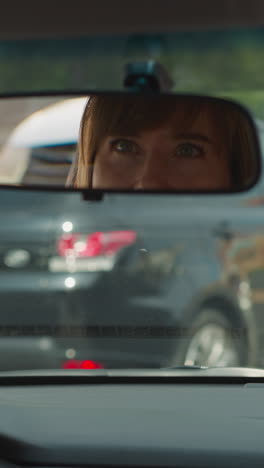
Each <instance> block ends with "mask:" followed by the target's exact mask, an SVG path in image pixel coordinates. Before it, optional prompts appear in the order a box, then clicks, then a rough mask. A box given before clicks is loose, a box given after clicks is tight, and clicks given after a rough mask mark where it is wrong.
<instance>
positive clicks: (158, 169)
mask: <svg viewBox="0 0 264 468" xmlns="http://www.w3.org/2000/svg"><path fill="white" fill-rule="evenodd" d="M166 179H167V177H166V169H165V167H164V166H163V167H162V166H161V165H160V164H158V163H157V159H155V158H149V159H147V160H146V161H145V164H144V165H143V166H142V167H141V168H140V170H139V173H138V174H137V179H136V182H135V184H134V186H133V188H134V189H149V190H151V189H152V190H156V189H157V190H158V189H165V188H166V185H167V184H166Z"/></svg>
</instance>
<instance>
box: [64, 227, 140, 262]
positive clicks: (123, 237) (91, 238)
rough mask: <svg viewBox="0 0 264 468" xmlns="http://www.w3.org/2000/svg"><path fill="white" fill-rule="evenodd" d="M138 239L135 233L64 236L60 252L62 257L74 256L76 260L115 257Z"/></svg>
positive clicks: (117, 232) (119, 232) (97, 233)
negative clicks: (105, 256) (104, 256)
mask: <svg viewBox="0 0 264 468" xmlns="http://www.w3.org/2000/svg"><path fill="white" fill-rule="evenodd" d="M136 237H137V234H136V232H135V231H110V232H94V233H93V234H89V235H83V234H64V235H63V236H62V237H61V238H60V239H59V242H58V252H59V255H60V256H62V257H67V256H68V255H73V256H74V257H76V258H81V257H98V256H101V255H114V254H115V253H117V252H118V251H119V250H120V249H122V248H123V247H125V246H127V245H130V244H133V243H134V242H135V240H136Z"/></svg>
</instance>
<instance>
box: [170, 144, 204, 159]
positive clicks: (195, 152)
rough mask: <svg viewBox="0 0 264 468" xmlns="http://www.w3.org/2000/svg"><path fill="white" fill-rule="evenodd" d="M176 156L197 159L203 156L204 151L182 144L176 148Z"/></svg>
mask: <svg viewBox="0 0 264 468" xmlns="http://www.w3.org/2000/svg"><path fill="white" fill-rule="evenodd" d="M176 155H177V156H180V157H183V158H198V157H201V156H204V150H203V148H201V147H200V146H197V145H194V144H193V143H182V144H180V145H178V146H177V149H176Z"/></svg>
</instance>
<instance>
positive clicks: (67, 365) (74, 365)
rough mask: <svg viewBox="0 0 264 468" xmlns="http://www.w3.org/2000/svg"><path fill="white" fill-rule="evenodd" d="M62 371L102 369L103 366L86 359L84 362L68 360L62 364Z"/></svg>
mask: <svg viewBox="0 0 264 468" xmlns="http://www.w3.org/2000/svg"><path fill="white" fill-rule="evenodd" d="M62 368H63V369H103V368H104V366H102V364H100V362H96V361H90V359H86V360H84V361H81V360H78V359H69V360H68V361H65V362H63V364H62Z"/></svg>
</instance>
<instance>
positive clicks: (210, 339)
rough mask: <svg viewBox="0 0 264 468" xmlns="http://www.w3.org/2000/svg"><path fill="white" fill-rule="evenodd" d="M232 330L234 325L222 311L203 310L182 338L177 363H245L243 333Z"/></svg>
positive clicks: (234, 365)
mask: <svg viewBox="0 0 264 468" xmlns="http://www.w3.org/2000/svg"><path fill="white" fill-rule="evenodd" d="M232 332H234V325H233V324H232V322H231V321H230V320H229V319H228V318H227V317H226V316H225V315H224V313H223V312H221V311H218V310H215V309H205V310H202V311H201V312H200V313H199V315H198V317H197V318H196V319H195V320H194V321H193V323H192V325H191V331H190V336H188V338H185V339H183V340H182V345H181V346H180V347H179V350H178V353H177V355H178V359H177V361H178V364H184V365H189V366H193V365H196V366H208V367H225V366H226V367H236V366H245V365H246V364H247V358H246V357H247V354H248V353H247V343H246V340H245V337H244V336H243V334H241V335H239V334H235V333H232ZM179 361H180V362H179Z"/></svg>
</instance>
